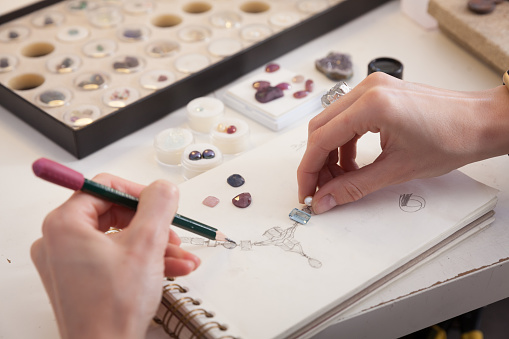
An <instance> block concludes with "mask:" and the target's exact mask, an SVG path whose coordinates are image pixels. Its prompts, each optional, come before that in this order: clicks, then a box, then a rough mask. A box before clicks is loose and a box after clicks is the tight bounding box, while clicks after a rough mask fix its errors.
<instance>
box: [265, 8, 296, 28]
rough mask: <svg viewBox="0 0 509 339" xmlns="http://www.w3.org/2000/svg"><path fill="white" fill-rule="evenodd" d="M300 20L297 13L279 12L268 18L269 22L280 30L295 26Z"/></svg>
mask: <svg viewBox="0 0 509 339" xmlns="http://www.w3.org/2000/svg"><path fill="white" fill-rule="evenodd" d="M300 20H301V18H300V15H299V13H297V12H291V11H288V12H279V13H275V14H273V15H271V16H270V18H269V22H270V23H271V24H272V25H274V26H276V27H280V28H287V27H290V26H293V25H295V24H296V23H298V22H299V21H300Z"/></svg>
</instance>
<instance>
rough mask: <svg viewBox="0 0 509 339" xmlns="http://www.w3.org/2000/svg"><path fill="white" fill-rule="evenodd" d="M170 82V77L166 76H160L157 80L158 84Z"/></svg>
mask: <svg viewBox="0 0 509 339" xmlns="http://www.w3.org/2000/svg"><path fill="white" fill-rule="evenodd" d="M166 80H168V77H167V76H166V75H160V76H159V77H158V78H157V81H158V82H163V81H166Z"/></svg>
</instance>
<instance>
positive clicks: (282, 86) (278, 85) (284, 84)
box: [276, 82, 292, 91]
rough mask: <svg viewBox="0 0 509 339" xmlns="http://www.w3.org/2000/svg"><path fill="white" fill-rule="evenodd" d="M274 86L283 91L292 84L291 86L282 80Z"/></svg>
mask: <svg viewBox="0 0 509 339" xmlns="http://www.w3.org/2000/svg"><path fill="white" fill-rule="evenodd" d="M276 87H277V88H281V89H282V90H283V91H284V90H285V89H290V88H292V86H291V85H290V84H289V83H287V82H282V83H280V84H277V85H276Z"/></svg>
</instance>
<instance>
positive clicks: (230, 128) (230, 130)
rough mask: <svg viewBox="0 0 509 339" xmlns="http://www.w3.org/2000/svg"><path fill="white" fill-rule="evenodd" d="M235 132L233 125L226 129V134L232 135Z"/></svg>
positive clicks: (235, 128)
mask: <svg viewBox="0 0 509 339" xmlns="http://www.w3.org/2000/svg"><path fill="white" fill-rule="evenodd" d="M235 132H237V127H235V126H234V125H230V126H228V128H227V129H226V133H227V134H233V133H235Z"/></svg>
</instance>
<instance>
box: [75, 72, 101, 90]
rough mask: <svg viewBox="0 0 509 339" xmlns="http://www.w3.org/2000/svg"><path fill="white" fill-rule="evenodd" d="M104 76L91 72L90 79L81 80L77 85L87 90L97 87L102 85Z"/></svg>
mask: <svg viewBox="0 0 509 339" xmlns="http://www.w3.org/2000/svg"><path fill="white" fill-rule="evenodd" d="M104 82H105V81H104V78H103V76H102V75H101V74H92V76H91V77H90V79H88V80H83V81H81V82H80V83H79V84H78V87H79V88H81V89H84V90H87V91H91V90H95V89H99V88H100V87H101V86H102V85H104Z"/></svg>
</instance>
